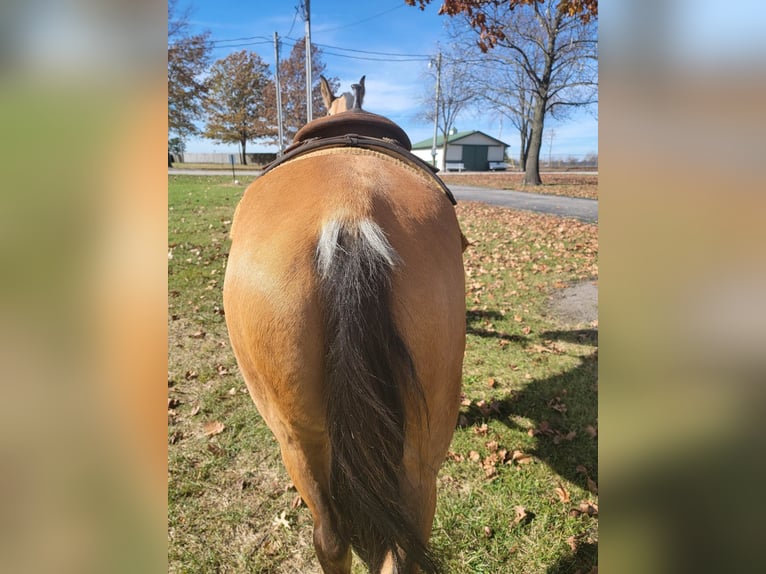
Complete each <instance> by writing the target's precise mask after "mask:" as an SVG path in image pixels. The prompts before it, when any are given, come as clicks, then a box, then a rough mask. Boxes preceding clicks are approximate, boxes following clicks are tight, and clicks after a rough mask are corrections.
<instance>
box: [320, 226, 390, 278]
mask: <svg viewBox="0 0 766 574" xmlns="http://www.w3.org/2000/svg"><path fill="white" fill-rule="evenodd" d="M352 226H353V229H351V227H352ZM344 229H345V231H346V232H348V233H350V234H351V235H354V236H357V237H360V238H361V239H362V240H363V242H364V247H365V248H366V249H369V250H371V251H372V252H374V253H375V254H377V256H378V257H380V258H381V259H383V260H384V261H385V262H386V263H387V264H388V265H389V266H390V267H394V266H395V265H396V264H397V263H399V261H400V259H399V255H398V254H397V253H396V250H395V249H394V248H393V247H392V246H391V243H389V241H388V238H387V237H386V233H385V232H384V231H383V230H382V229H381V227H380V226H379V225H378V224H377V223H375V222H374V221H371V220H369V219H363V220H361V221H359V222H354V223H349V222H343V221H339V220H337V219H333V220H331V221H328V222H327V223H325V224H324V226H323V227H322V232H321V233H320V235H319V241H318V242H317V248H316V261H317V269H318V270H319V274H320V275H321V276H323V277H324V276H325V275H327V272H328V271H329V269H330V266H331V265H332V261H333V259H334V258H335V254H336V252H337V250H338V249H342V248H341V247H340V245H338V237H339V236H340V232H341V230H344Z"/></svg>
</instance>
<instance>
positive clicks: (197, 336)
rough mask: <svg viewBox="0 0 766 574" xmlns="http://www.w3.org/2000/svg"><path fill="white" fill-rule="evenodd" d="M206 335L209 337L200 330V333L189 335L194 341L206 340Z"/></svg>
mask: <svg viewBox="0 0 766 574" xmlns="http://www.w3.org/2000/svg"><path fill="white" fill-rule="evenodd" d="M205 335H207V333H205V331H203V330H201V329H200V330H199V331H195V332H194V333H192V334H191V335H189V337H191V338H192V339H204V338H205Z"/></svg>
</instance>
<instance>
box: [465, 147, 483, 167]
mask: <svg viewBox="0 0 766 574" xmlns="http://www.w3.org/2000/svg"><path fill="white" fill-rule="evenodd" d="M488 155H489V146H486V145H464V146H463V166H464V167H465V169H466V170H467V171H487V169H488V163H487V157H488Z"/></svg>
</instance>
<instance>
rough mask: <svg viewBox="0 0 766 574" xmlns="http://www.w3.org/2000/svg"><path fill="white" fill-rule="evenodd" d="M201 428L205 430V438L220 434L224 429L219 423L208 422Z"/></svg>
mask: <svg viewBox="0 0 766 574" xmlns="http://www.w3.org/2000/svg"><path fill="white" fill-rule="evenodd" d="M203 428H204V429H205V434H206V435H207V436H213V435H217V434H220V433H222V432H223V429H225V428H226V427H225V426H224V424H223V423H222V422H220V421H210V422H206V423H205V424H204V425H203Z"/></svg>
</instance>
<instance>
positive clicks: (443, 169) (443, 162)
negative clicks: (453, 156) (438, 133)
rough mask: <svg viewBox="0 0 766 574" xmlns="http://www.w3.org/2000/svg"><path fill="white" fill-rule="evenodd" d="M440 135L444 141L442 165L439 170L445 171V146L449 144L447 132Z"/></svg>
mask: <svg viewBox="0 0 766 574" xmlns="http://www.w3.org/2000/svg"><path fill="white" fill-rule="evenodd" d="M442 137H443V138H444V143H443V144H442V166H441V170H442V171H446V170H447V146H448V145H449V142H448V141H447V139H448V137H447V134H445V133H442Z"/></svg>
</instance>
